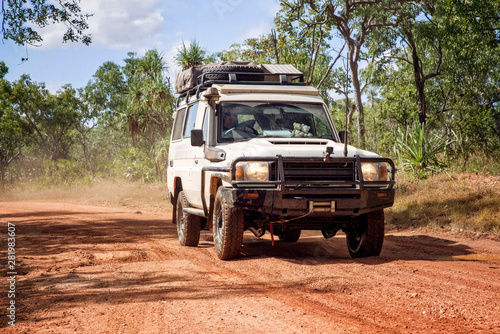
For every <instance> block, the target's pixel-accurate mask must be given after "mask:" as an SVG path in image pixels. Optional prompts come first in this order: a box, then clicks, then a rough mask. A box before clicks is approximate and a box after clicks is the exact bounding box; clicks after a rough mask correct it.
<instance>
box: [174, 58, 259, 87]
mask: <svg viewBox="0 0 500 334" xmlns="http://www.w3.org/2000/svg"><path fill="white" fill-rule="evenodd" d="M223 72H231V73H241V72H245V73H246V72H248V73H256V74H243V75H239V76H238V78H237V79H238V80H242V81H262V80H264V78H263V76H259V75H258V74H257V73H264V70H263V69H262V68H261V67H260V65H259V64H258V63H255V62H248V61H223V62H219V63H213V64H207V65H201V66H193V67H191V68H189V69H187V70H185V71H182V72H180V73H177V75H176V76H175V93H176V94H181V95H182V94H184V93H187V92H188V91H189V90H191V89H193V88H195V87H196V86H198V84H199V82H198V78H199V77H200V76H201V75H202V74H205V80H228V77H229V75H228V74H225V73H223Z"/></svg>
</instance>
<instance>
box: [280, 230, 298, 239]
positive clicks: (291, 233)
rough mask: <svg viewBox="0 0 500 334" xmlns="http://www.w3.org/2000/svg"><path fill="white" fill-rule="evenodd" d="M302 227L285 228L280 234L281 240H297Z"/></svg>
mask: <svg viewBox="0 0 500 334" xmlns="http://www.w3.org/2000/svg"><path fill="white" fill-rule="evenodd" d="M301 232H302V231H301V230H300V229H293V230H285V231H283V233H281V234H280V235H279V238H280V241H282V242H297V241H298V240H299V238H300V233H301Z"/></svg>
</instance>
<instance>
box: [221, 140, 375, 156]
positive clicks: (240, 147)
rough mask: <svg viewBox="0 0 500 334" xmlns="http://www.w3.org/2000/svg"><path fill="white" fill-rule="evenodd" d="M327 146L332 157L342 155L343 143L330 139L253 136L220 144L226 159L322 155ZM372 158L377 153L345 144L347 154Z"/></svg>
mask: <svg viewBox="0 0 500 334" xmlns="http://www.w3.org/2000/svg"><path fill="white" fill-rule="evenodd" d="M327 147H333V155H332V157H334V158H335V157H339V158H341V157H344V144H341V143H336V142H334V141H333V140H330V139H312V138H311V139H304V138H253V139H251V140H248V141H243V142H237V143H230V144H226V145H223V146H222V145H221V146H220V148H221V149H223V150H224V151H225V152H226V159H227V160H234V159H236V158H238V157H252V156H259V157H275V156H276V155H282V156H284V157H323V156H324V152H326V149H327ZM355 155H359V156H361V157H367V158H368V157H369V158H374V157H378V155H377V154H375V153H373V152H369V151H365V150H360V149H357V148H355V147H353V146H350V145H348V146H347V156H348V157H354V156H355Z"/></svg>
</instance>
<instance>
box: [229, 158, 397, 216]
mask: <svg viewBox="0 0 500 334" xmlns="http://www.w3.org/2000/svg"><path fill="white" fill-rule="evenodd" d="M242 161H266V162H268V163H269V164H270V166H271V176H270V178H269V181H262V182H250V181H236V179H235V175H236V165H237V164H238V162H242ZM362 163H379V164H386V166H387V167H388V168H387V169H388V171H389V173H388V178H387V180H386V181H371V182H369V181H364V180H363V175H362V170H361V164H362ZM228 171H229V172H230V175H231V184H232V187H226V188H223V193H224V197H225V199H226V201H227V202H228V203H230V204H231V205H232V206H235V207H240V208H242V209H245V210H248V211H255V212H260V213H264V214H268V215H273V216H278V217H296V216H301V215H304V214H309V215H310V216H313V217H314V216H329V217H332V216H344V217H352V216H358V215H361V214H365V213H368V212H371V211H377V210H380V209H383V208H386V207H390V206H392V205H393V203H394V192H395V191H394V184H395V179H394V177H395V171H396V168H395V166H394V163H393V161H392V160H390V159H387V158H361V157H359V156H356V157H354V158H331V159H324V158H304V157H282V156H280V155H278V156H276V157H244V158H243V157H242V158H238V159H235V160H234V161H233V163H232V165H231V167H230V168H229V170H228Z"/></svg>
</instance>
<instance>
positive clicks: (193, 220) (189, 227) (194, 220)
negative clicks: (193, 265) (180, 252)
mask: <svg viewBox="0 0 500 334" xmlns="http://www.w3.org/2000/svg"><path fill="white" fill-rule="evenodd" d="M187 207H189V203H188V201H187V199H186V196H184V192H183V191H181V192H180V193H179V195H178V197H177V205H176V210H175V215H176V217H175V218H176V223H177V236H178V237H179V242H180V244H181V245H182V246H191V247H196V246H198V243H199V242H200V229H201V218H200V217H198V216H196V215H192V214H190V213H187V212H185V211H184V208H187Z"/></svg>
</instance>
